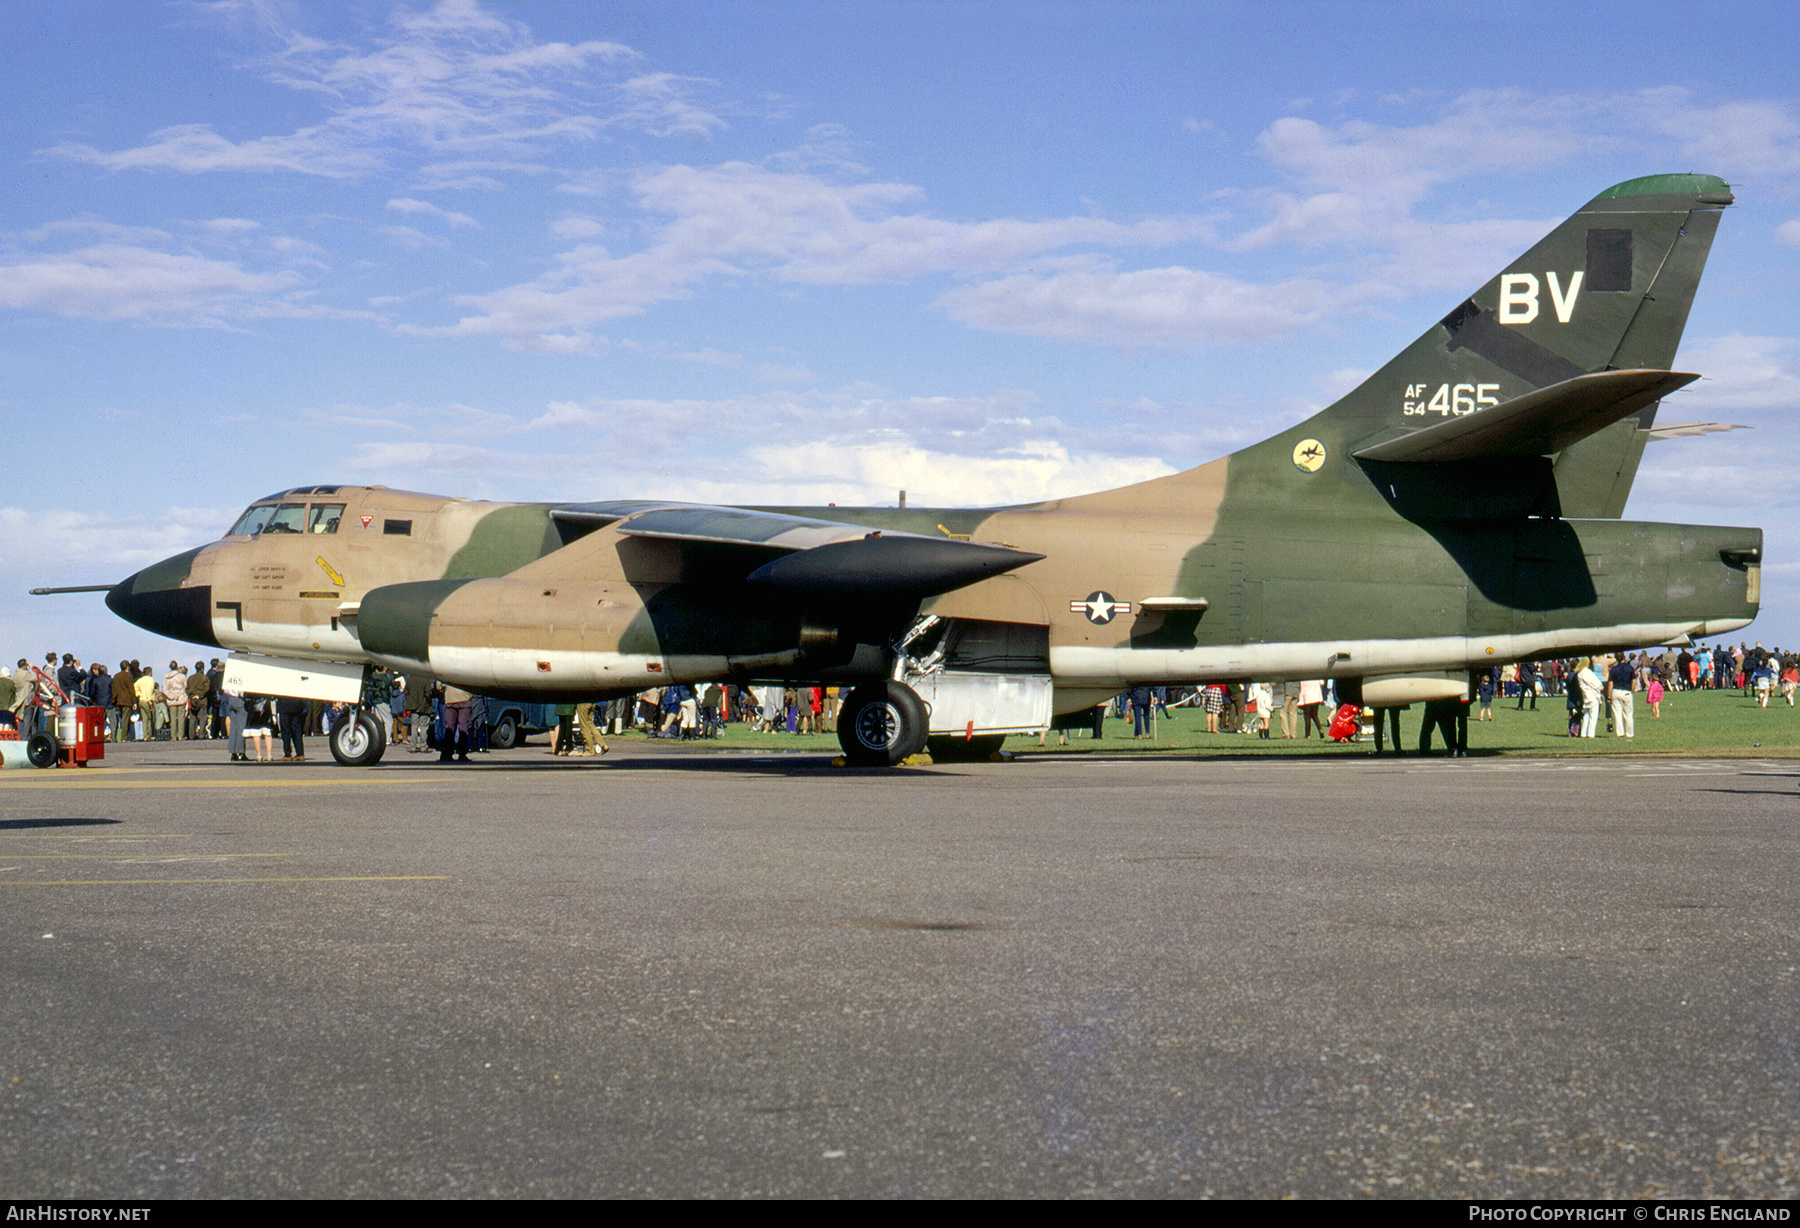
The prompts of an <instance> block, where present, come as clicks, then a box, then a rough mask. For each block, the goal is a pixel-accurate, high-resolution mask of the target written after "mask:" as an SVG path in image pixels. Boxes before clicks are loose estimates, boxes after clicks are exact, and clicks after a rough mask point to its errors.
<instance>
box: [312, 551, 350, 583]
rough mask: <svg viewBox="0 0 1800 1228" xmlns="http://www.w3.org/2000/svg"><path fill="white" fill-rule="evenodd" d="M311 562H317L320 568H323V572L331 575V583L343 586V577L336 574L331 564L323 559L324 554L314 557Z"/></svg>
mask: <svg viewBox="0 0 1800 1228" xmlns="http://www.w3.org/2000/svg"><path fill="white" fill-rule="evenodd" d="M313 562H315V563H317V564H318V565H319V566H320V568H322V569H323V570H324V572H325V574H326V575H328V576H330V577H331V582H332V583H333V584H335V585H337V586H338V587H339V588H343V587H344V577H342V576H340V575H338V573H337V572H336V571H335V570H334V569H333V568H332V566H331V564H330V563H327V562H326V561H325V556H324V555H322V554H321V555H320V556H319V557H318V558H316V559H314V560H313Z"/></svg>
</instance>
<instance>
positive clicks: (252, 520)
mask: <svg viewBox="0 0 1800 1228" xmlns="http://www.w3.org/2000/svg"><path fill="white" fill-rule="evenodd" d="M274 512H275V508H274V506H273V505H272V504H268V503H260V504H258V505H256V506H255V507H252V508H250V509H248V510H247V511H245V513H244V514H243V515H242V516H239V517H238V522H237V523H236V524H234V525H232V526H231V532H229V533H227V534H226V535H225V536H227V537H254V536H256V535H257V534H258V533H261V532H262V528H263V526H264V525H265V524H268V523H269V517H270V516H271V515H273V514H274Z"/></svg>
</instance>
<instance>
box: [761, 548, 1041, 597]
mask: <svg viewBox="0 0 1800 1228" xmlns="http://www.w3.org/2000/svg"><path fill="white" fill-rule="evenodd" d="M1043 557H1044V556H1043V555H1041V554H1031V553H1028V552H1027V551H1024V550H1013V549H1010V548H1008V547H1006V546H986V545H982V544H980V543H977V542H966V541H957V540H955V539H953V538H948V537H915V536H913V535H911V534H905V533H899V534H883V533H870V534H868V535H867V536H865V537H860V538H857V539H856V540H855V541H840V542H832V543H831V544H829V545H824V546H818V547H815V548H814V549H811V550H801V551H798V552H797V553H794V554H788V555H783V556H782V557H781V558H778V559H776V560H774V561H773V562H770V563H765V564H764V565H763V566H761V567H759V568H757V569H756V570H755V571H753V572H751V573H750V576H749V580H750V583H752V584H766V585H769V586H770V587H772V588H780V589H787V590H790V591H797V592H807V593H814V594H817V595H819V596H821V597H849V598H858V597H934V596H937V595H938V594H940V593H947V592H950V591H951V590H952V589H958V588H962V587H964V586H965V585H969V584H974V583H976V582H977V581H980V580H985V579H987V578H988V577H990V576H997V575H1000V574H1001V573H1003V572H1008V571H1012V570H1013V569H1014V568H1017V567H1023V566H1024V565H1025V564H1027V563H1035V562H1037V561H1038V560H1039V559H1041V558H1043Z"/></svg>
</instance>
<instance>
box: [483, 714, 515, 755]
mask: <svg viewBox="0 0 1800 1228" xmlns="http://www.w3.org/2000/svg"><path fill="white" fill-rule="evenodd" d="M518 744H519V722H518V721H517V720H515V719H513V714H512V713H510V712H508V713H507V714H506V715H505V716H503V717H501V718H500V719H499V720H498V721H496V722H495V724H494V729H493V732H492V733H490V734H488V745H489V746H491V747H493V748H494V749H495V750H511V749H512V748H513V747H515V746H517V745H518Z"/></svg>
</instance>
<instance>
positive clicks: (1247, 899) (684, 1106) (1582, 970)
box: [0, 743, 1800, 1198]
mask: <svg viewBox="0 0 1800 1228" xmlns="http://www.w3.org/2000/svg"><path fill="white" fill-rule="evenodd" d="M109 751H110V752H111V753H110V756H109V758H108V759H107V760H106V763H105V765H104V766H96V767H90V768H86V769H66V770H59V771H45V772H32V771H27V770H6V771H4V772H0V918H4V925H3V927H0V952H3V954H0V958H3V959H4V967H5V975H4V977H3V978H0V1009H3V1012H4V1018H5V1020H6V1024H5V1027H4V1028H0V1098H3V1099H0V1102H3V1104H4V1117H3V1120H4V1130H3V1131H0V1174H3V1177H0V1185H3V1186H4V1194H5V1196H8V1197H13V1198H45V1197H69V1198H82V1197H105V1198H134V1197H155V1198H170V1197H259V1196H290V1197H291V1196H302V1197H345V1196H397V1197H486V1196H500V1197H530V1196H545V1197H580V1196H656V1197H696V1196H698V1197H708V1196H719V1197H757V1196H825V1197H831V1196H845V1197H911V1196H928V1197H935V1196H944V1197H964V1196H989V1195H991V1196H1046V1197H1071V1196H1182V1195H1216V1196H1224V1197H1240V1196H1252V1197H1271V1196H1280V1195H1299V1196H1308V1197H1351V1196H1363V1195H1380V1196H1446V1197H1481V1198H1498V1197H1614V1196H1623V1197H1635V1196H1646V1195H1648V1196H1674V1197H1720V1196H1725V1197H1738V1196H1753V1197H1793V1196H1794V1195H1795V1194H1796V1193H1797V1192H1800V1189H1797V1187H1800V1052H1797V1051H1800V998H1797V994H1796V990H1797V988H1800V984H1797V977H1796V967H1797V966H1800V952H1797V950H1796V946H1797V943H1800V938H1797V936H1796V931H1797V924H1796V923H1797V922H1800V888H1797V886H1796V881H1795V874H1794V866H1795V864H1796V853H1797V852H1800V849H1797V847H1796V843H1797V842H1796V822H1795V814H1796V810H1797V808H1800V790H1797V786H1800V763H1796V762H1793V761H1778V760H1769V761H1756V760H1737V761H1732V762H1704V761H1681V760H1658V761H1608V762H1605V763H1584V762H1581V761H1570V760H1558V761H1532V760H1521V759H1481V758H1472V759H1467V760H1458V761H1451V760H1430V761H1427V760H1418V759H1404V760H1381V761H1378V760H1373V759H1368V760H1362V759H1353V760H1346V759H1344V758H1342V757H1341V756H1340V757H1336V758H1332V759H1329V760H1324V759H1321V760H1310V759H1305V758H1300V759H1286V760H1280V761H1271V760H1266V759H1264V760H1254V759H1244V760H1235V761H1234V760H1227V759H1216V758H1213V759H1209V758H1202V757H1189V758H1178V757H1171V756H1142V755H1139V756H1118V757H1102V756H1097V755H1072V756H1066V757H1055V758H1043V757H1029V758H1026V759H1023V760H1021V761H1018V762H1013V763H999V764H990V763H984V764H979V765H971V766H955V767H951V766H941V767H936V768H915V769H901V770H896V771H891V772H878V771H847V770H843V769H835V768H832V767H831V766H830V765H829V764H828V762H827V761H826V760H824V759H823V758H820V757H816V756H797V755H796V756H781V755H770V754H744V753H739V754H721V753H686V752H684V751H683V750H681V749H679V748H669V749H666V750H665V749H651V748H644V747H642V746H635V747H625V748H621V749H619V750H616V751H615V752H614V753H613V754H611V755H608V756H606V757H604V758H600V759H574V760H570V759H554V758H551V757H550V756H548V755H547V754H546V753H545V750H544V748H543V747H542V746H533V747H528V748H526V749H522V750H518V751H513V752H508V753H506V754H493V755H488V756H483V757H480V761H479V762H477V763H476V764H474V765H471V766H468V767H457V766H450V767H440V766H438V765H437V764H436V763H435V762H428V761H427V760H426V758H425V757H420V756H408V755H406V754H404V753H393V752H390V754H389V757H388V759H387V760H386V761H385V762H384V763H383V764H381V765H380V766H379V767H377V768H374V769H370V770H361V771H357V770H349V769H343V768H339V767H337V766H335V765H334V764H332V763H331V762H330V761H329V759H325V760H324V761H321V762H308V763H304V764H297V765H271V766H255V765H249V766H237V765H228V764H227V763H225V762H223V760H224V758H225V756H224V752H223V744H222V743H193V744H186V745H180V746H167V745H160V746H149V747H146V746H127V747H112V748H109Z"/></svg>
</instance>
